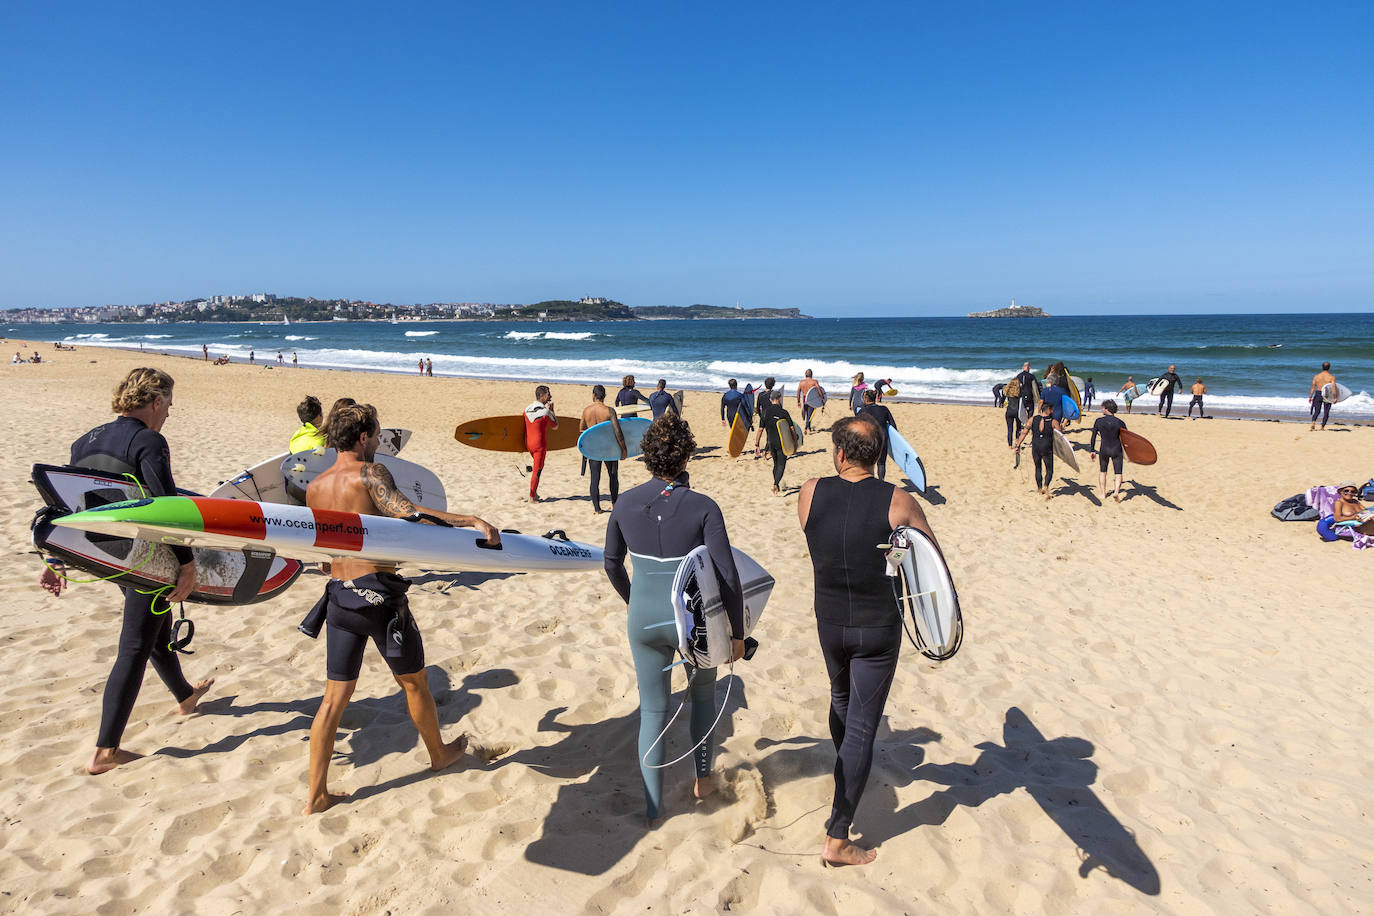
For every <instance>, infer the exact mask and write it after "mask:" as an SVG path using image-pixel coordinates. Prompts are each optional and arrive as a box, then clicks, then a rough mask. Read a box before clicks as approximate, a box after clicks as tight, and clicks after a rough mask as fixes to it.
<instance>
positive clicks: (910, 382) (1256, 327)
mask: <svg viewBox="0 0 1374 916" xmlns="http://www.w3.org/2000/svg"><path fill="white" fill-rule="evenodd" d="M5 333H6V335H7V336H9V337H11V338H17V339H20V340H30V341H32V340H42V341H56V340H60V341H64V342H67V343H73V344H82V345H86V346H103V347H125V348H129V347H132V348H138V347H139V346H140V345H141V346H142V347H143V348H144V349H147V350H151V351H154V352H166V353H173V354H178V355H194V356H199V355H200V352H201V351H200V348H201V344H207V345H208V346H209V348H210V354H211V357H212V358H213V357H214V356H217V355H221V354H223V355H227V356H229V357H231V358H232V359H233V360H234V361H236V362H238V361H246V360H247V358H248V354H249V351H250V350H255V351H256V356H257V359H258V361H259V362H261V361H265V360H270V361H275V360H276V356H277V352H278V351H281V353H282V354H283V356H284V358H285V360H286V363H287V364H288V365H289V364H290V362H291V354H292V353H293V352H294V353H296V354H297V356H298V358H299V359H300V362H301V364H302V365H305V366H327V367H335V368H347V369H363V370H373V371H388V372H415V371H416V366H415V364H416V361H417V360H419V359H421V358H428V359H431V360H433V361H434V374H435V375H447V376H468V377H481V378H507V379H519V380H524V381H530V382H536V381H540V382H584V383H588V384H591V383H595V382H601V383H602V384H605V385H606V386H607V387H608V388H614V387H618V386H619V383H620V378H621V376H623V375H627V374H633V375H634V376H636V378H637V381H638V383H639V384H640V385H641V386H652V385H653V383H654V381H655V380H656V379H658V378H660V377H662V378H666V379H667V380H668V384H669V386H670V387H671V388H688V389H700V390H713V389H714V390H719V389H723V388H724V386H725V382H726V380H727V379H729V378H732V377H733V378H737V379H739V382H740V385H741V387H743V386H744V385H745V384H748V383H751V382H752V383H754V384H758V383H759V382H760V381H761V380H762V379H763V378H764V377H765V376H767V375H773V376H776V377H777V378H778V380H779V381H780V382H781V383H783V384H785V385H786V386H787V388H788V390H793V386H795V384H796V381H797V379H799V378H800V377H801V375H802V373H803V371H804V370H806V369H808V368H809V369H812V370H813V371H814V373H815V376H816V378H818V379H819V380H820V381H821V383H822V384H823V385H824V386H826V388H827V389H828V390H830V391H831V392H832V393H839V394H844V393H846V392H847V391H848V389H849V385H850V379H851V378H852V376H853V375H854V373H856V372H859V371H862V372H864V373H865V375H866V376H867V377H868V378H869V379H870V380H871V379H877V378H890V379H891V380H892V385H893V386H894V387H896V388H897V389H898V391H899V397H898V400H906V399H911V400H918V401H934V402H949V403H974V404H990V403H991V399H992V394H991V390H992V386H993V385H995V384H997V383H998V382H1002V381H1005V380H1006V379H1007V378H1009V377H1010V376H1011V375H1012V374H1014V372H1015V371H1016V370H1017V369H1019V368H1020V365H1021V363H1022V361H1023V360H1029V361H1030V363H1031V367H1032V368H1033V369H1034V370H1035V371H1036V372H1037V374H1043V372H1044V369H1045V367H1046V366H1047V365H1049V364H1050V363H1052V362H1055V361H1058V360H1063V361H1064V363H1065V365H1067V366H1068V368H1069V371H1070V372H1071V373H1072V374H1074V375H1077V376H1082V377H1084V378H1092V379H1093V381H1094V384H1095V386H1096V388H1097V401H1098V402H1099V403H1100V402H1101V400H1102V399H1103V398H1105V397H1108V396H1110V395H1111V394H1112V393H1114V392H1115V391H1117V390H1118V389H1119V388H1120V387H1121V385H1122V384H1123V383H1124V382H1125V380H1126V378H1127V377H1128V376H1134V378H1135V380H1136V381H1137V382H1144V381H1145V380H1147V379H1149V378H1151V377H1153V376H1156V375H1159V374H1160V373H1162V372H1164V371H1165V370H1166V369H1167V368H1168V366H1169V365H1170V364H1171V363H1172V364H1175V365H1177V367H1178V369H1177V371H1178V373H1179V375H1180V376H1182V377H1183V379H1184V382H1185V386H1191V384H1192V382H1193V379H1194V378H1195V377H1198V376H1201V377H1202V378H1203V380H1204V382H1205V383H1206V385H1207V389H1208V394H1207V396H1206V405H1207V408H1208V412H1209V413H1213V414H1220V415H1246V414H1268V415H1287V416H1305V415H1306V411H1307V401H1306V396H1307V389H1308V386H1309V384H1310V382H1311V379H1312V376H1313V374H1314V373H1316V372H1317V371H1318V370H1319V369H1320V367H1321V363H1322V361H1323V360H1329V361H1330V362H1331V364H1332V371H1333V372H1334V374H1335V375H1336V377H1337V379H1339V380H1340V381H1341V382H1342V383H1343V384H1345V385H1347V386H1348V387H1349V388H1350V389H1351V390H1352V391H1354V392H1355V393H1356V394H1355V396H1354V397H1352V398H1350V399H1349V400H1347V401H1345V402H1343V403H1341V404H1338V405H1336V406H1335V407H1334V408H1333V409H1332V412H1331V414H1332V417H1333V418H1343V419H1352V420H1354V419H1358V420H1365V421H1368V420H1374V397H1371V396H1370V393H1369V392H1370V391H1371V390H1374V345H1372V344H1371V340H1374V315H1370V314H1332V315H1164V316H1153V317H1149V316H1096V317H1066V318H1046V319H996V318H991V319H972V318H818V319H776V320H749V321H744V320H741V321H734V320H711V321H682V320H669V321H637V322H592V323H577V324H564V323H557V324H553V323H546V324H539V323H531V322H409V321H403V322H400V323H397V324H390V323H384V322H359V323H354V322H320V323H313V324H312V323H296V324H292V325H282V324H265V323H264V324H200V323H177V324H151V323H148V324H47V325H9V326H6V331H5ZM1174 400H1175V403H1174V409H1175V410H1176V411H1186V410H1187V403H1188V400H1189V395H1188V394H1182V395H1177V396H1175V399H1174ZM1180 402H1181V403H1180Z"/></svg>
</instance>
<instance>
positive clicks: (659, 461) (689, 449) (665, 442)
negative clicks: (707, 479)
mask: <svg viewBox="0 0 1374 916" xmlns="http://www.w3.org/2000/svg"><path fill="white" fill-rule="evenodd" d="M641 447H642V448H643V449H644V465H645V467H647V468H648V469H649V473H650V474H653V475H654V476H655V477H662V478H663V479H665V480H672V479H673V478H675V477H677V475H679V474H681V473H682V472H683V470H684V469H685V468H686V467H687V462H688V461H689V460H691V457H692V453H693V452H695V451H696V449H697V440H696V437H695V436H693V435H692V427H690V426H688V425H687V421H686V420H684V419H682V418H681V417H679V416H678V415H677V414H676V413H674V412H672V411H667V412H665V413H664V414H663V416H661V417H659V418H658V419H657V420H655V421H654V422H653V423H652V424H650V425H649V428H648V429H647V430H645V431H644V439H643V441H642V442H641Z"/></svg>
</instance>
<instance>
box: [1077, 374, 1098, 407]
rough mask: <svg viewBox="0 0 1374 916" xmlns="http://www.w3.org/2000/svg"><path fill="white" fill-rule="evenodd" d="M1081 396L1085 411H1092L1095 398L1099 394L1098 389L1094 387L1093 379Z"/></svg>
mask: <svg viewBox="0 0 1374 916" xmlns="http://www.w3.org/2000/svg"><path fill="white" fill-rule="evenodd" d="M1081 394H1082V395H1083V409H1084V410H1092V409H1093V396H1094V395H1096V394H1097V389H1096V388H1094V387H1093V380H1092V379H1088V381H1087V383H1086V384H1085V385H1084V386H1083V391H1082V392H1081Z"/></svg>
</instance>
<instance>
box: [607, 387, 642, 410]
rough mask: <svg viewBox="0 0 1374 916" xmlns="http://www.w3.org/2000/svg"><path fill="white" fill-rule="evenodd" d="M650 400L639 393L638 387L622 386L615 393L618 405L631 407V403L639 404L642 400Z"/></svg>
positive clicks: (616, 404)
mask: <svg viewBox="0 0 1374 916" xmlns="http://www.w3.org/2000/svg"><path fill="white" fill-rule="evenodd" d="M647 400H649V399H648V398H646V397H645V396H644V395H642V394H640V393H639V389H638V388H621V389H620V390H619V391H617V392H616V393H615V406H616V407H629V406H630V405H631V404H638V403H639V402H640V401H647Z"/></svg>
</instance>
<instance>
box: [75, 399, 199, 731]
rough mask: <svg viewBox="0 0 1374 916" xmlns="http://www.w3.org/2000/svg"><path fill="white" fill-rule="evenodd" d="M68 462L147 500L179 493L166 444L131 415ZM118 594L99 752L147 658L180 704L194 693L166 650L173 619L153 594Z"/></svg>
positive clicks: (129, 706)
mask: <svg viewBox="0 0 1374 916" xmlns="http://www.w3.org/2000/svg"><path fill="white" fill-rule="evenodd" d="M71 463H72V464H73V465H76V466H77V467H83V468H92V469H94V470H98V471H104V472H106V473H109V474H132V475H133V476H134V477H136V478H137V479H138V481H139V483H141V484H142V485H143V488H144V489H145V490H146V491H147V492H148V495H149V496H175V495H176V492H177V488H176V483H175V481H173V480H172V461H171V455H170V453H169V452H168V449H167V440H166V439H164V438H162V434H161V433H157V432H154V431H153V430H151V429H149V428H148V427H147V426H146V425H144V423H143V421H141V420H136V419H134V418H133V417H119V418H118V419H116V420H114V421H113V422H111V423H106V424H105V425H104V426H97V427H96V428H95V429H93V430H91V431H90V432H88V433H86V435H84V436H82V437H81V438H80V439H77V440H76V441H75V442H73V443H72V452H71ZM172 552H173V553H174V554H176V558H177V561H178V562H180V563H181V564H182V565H185V564H186V563H189V562H191V559H192V553H191V550H190V548H188V547H173V548H172ZM120 591H122V592H123V593H124V623H123V627H122V628H121V630H120V632H119V651H118V652H117V654H116V655H115V662H114V667H113V668H111V669H110V676H109V678H108V679H106V681H105V694H104V698H103V699H102V701H101V707H100V733H99V735H98V736H97V737H96V742H95V744H96V747H103V748H113V747H119V742H120V739H121V738H123V736H124V727H125V726H126V725H128V724H129V714H130V713H132V712H133V709H134V702H135V701H136V700H137V699H138V691H139V688H140V687H142V686H143V673H144V671H146V670H147V667H148V662H149V661H150V660H151V661H152V663H153V670H154V671H156V672H157V675H158V677H160V678H162V683H164V684H166V685H167V689H168V690H170V691H171V692H172V696H174V697H176V700H177V702H178V703H180V702H182V701H183V700H185V699H187V698H188V697H190V696H191V694H192V693H194V692H195V690H194V688H192V686H191V684H190V682H188V681H187V680H186V677H185V675H183V674H182V673H181V661H180V660H179V659H178V658H177V654H176V652H174V651H172V650H171V649H169V648H168V646H167V644H168V643H169V642H170V641H171V638H172V616H171V614H170V613H168V611H169V609H168V608H166V606H165V603H164V602H159V604H162V605H163V610H162V613H159V614H154V613H153V601H154V598H153V596H152V595H144V594H140V593H139V592H137V591H135V590H134V589H133V588H128V587H124V586H121V587H120Z"/></svg>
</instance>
